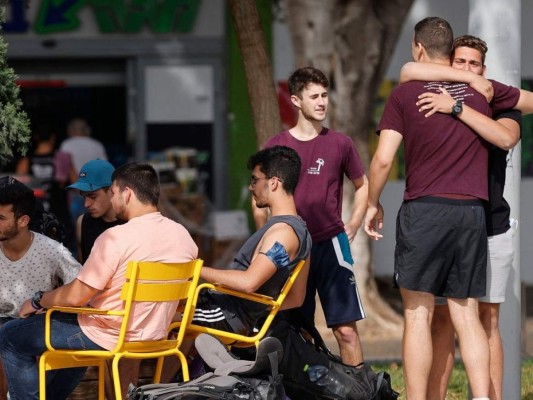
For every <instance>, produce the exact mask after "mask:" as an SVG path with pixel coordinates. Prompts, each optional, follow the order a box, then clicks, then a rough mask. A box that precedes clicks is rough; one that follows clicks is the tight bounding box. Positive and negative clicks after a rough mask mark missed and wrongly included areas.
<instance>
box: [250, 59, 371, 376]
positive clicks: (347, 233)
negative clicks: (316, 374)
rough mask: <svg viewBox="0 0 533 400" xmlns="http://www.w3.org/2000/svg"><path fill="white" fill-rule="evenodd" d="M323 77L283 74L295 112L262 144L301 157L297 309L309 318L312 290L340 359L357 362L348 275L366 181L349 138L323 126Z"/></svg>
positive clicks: (358, 310)
mask: <svg viewBox="0 0 533 400" xmlns="http://www.w3.org/2000/svg"><path fill="white" fill-rule="evenodd" d="M328 87H329V81H328V79H327V78H326V76H325V75H324V73H322V71H320V70H318V69H316V68H313V67H306V68H300V69H298V70H296V71H294V72H293V73H292V75H291V76H290V77H289V92H290V95H291V101H292V104H294V106H295V107H296V108H297V110H298V122H297V124H296V126H294V127H293V128H291V129H289V130H288V131H283V132H281V133H279V134H277V135H276V136H274V137H272V138H271V139H270V140H269V141H267V143H266V144H265V145H264V147H265V148H266V147H272V146H274V145H283V146H288V147H291V148H293V149H294V150H296V152H297V153H298V155H299V156H300V158H301V160H302V170H301V172H300V179H299V181H298V186H297V188H296V192H295V201H296V209H297V211H298V214H299V215H300V216H301V217H302V218H303V219H304V221H305V222H306V223H307V227H308V229H309V232H310V233H311V237H312V239H313V248H312V250H311V266H310V270H309V278H308V284H307V293H306V298H305V302H304V305H303V306H302V310H303V312H304V314H305V315H306V317H307V318H308V319H310V320H311V321H312V320H314V315H315V308H316V304H315V294H316V292H318V295H319V296H320V302H321V304H322V308H323V309H324V314H325V316H326V322H327V325H328V327H329V328H331V329H333V333H334V335H335V339H336V340H337V342H338V344H339V350H340V355H341V358H342V361H343V362H344V363H346V364H349V365H358V364H360V363H361V362H363V351H362V348H361V342H360V339H359V334H358V332H357V325H356V321H358V320H360V319H363V318H364V317H365V312H364V310H363V306H362V304H361V301H360V298H359V293H358V291H357V284H356V281H355V275H354V261H353V258H352V255H351V252H350V243H351V242H352V241H353V239H354V237H355V235H356V233H357V230H358V229H359V227H360V226H361V223H362V220H363V217H364V214H365V211H366V202H367V196H368V182H367V179H366V176H365V173H364V170H363V165H362V162H361V160H360V158H359V155H358V153H357V150H356V149H355V146H354V144H353V142H352V140H351V139H350V138H349V137H347V136H346V135H344V134H342V133H339V132H335V131H333V130H331V129H329V128H326V127H323V126H322V122H323V121H324V119H325V118H326V114H327V109H328ZM344 176H346V177H348V179H350V181H351V182H352V184H353V185H354V187H355V199H354V211H353V213H352V216H351V218H350V220H349V221H348V223H347V224H344V222H343V221H342V218H341V213H342V190H343V179H344ZM254 219H255V222H256V225H257V226H258V227H261V226H263V225H264V224H265V222H266V219H267V214H266V210H258V209H257V208H255V207H254Z"/></svg>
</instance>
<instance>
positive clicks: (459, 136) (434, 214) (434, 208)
mask: <svg viewBox="0 0 533 400" xmlns="http://www.w3.org/2000/svg"><path fill="white" fill-rule="evenodd" d="M452 41H453V32H452V30H451V27H450V26H449V24H448V23H447V22H446V21H445V20H443V19H441V18H436V17H431V18H426V19H424V20H422V21H420V22H419V23H418V24H417V25H416V26H415V35H414V40H413V47H412V53H413V58H414V59H415V61H421V62H432V63H436V64H443V65H449V57H450V54H451V50H452ZM440 87H444V88H445V89H446V90H447V91H448V92H449V93H450V94H451V95H452V96H453V97H454V99H455V100H456V102H455V104H454V106H453V110H452V116H450V115H445V114H434V115H431V116H430V117H427V118H426V116H425V113H421V112H419V106H418V105H417V102H418V97H419V96H420V95H421V94H423V93H427V92H434V93H438V92H440ZM501 89H502V90H505V88H501ZM518 95H519V93H518V90H516V89H511V88H508V92H507V93H506V94H505V95H503V96H500V97H499V100H498V101H497V102H496V103H495V104H494V107H493V110H495V111H499V110H503V109H508V108H512V107H513V106H514V105H515V104H516V102H517V100H518ZM463 104H465V105H467V106H468V107H470V108H473V109H475V110H477V111H479V112H481V113H482V114H485V115H487V116H491V115H492V114H491V109H490V108H489V104H488V103H487V101H486V100H485V99H484V98H483V96H481V95H480V94H479V93H477V92H475V91H474V90H473V89H471V88H470V87H469V86H467V85H466V84H460V83H445V82H421V81H416V82H409V83H406V84H403V85H401V86H399V87H398V88H396V89H395V90H394V91H393V92H392V94H391V96H390V97H389V100H388V101H387V105H386V107H385V110H384V113H383V116H382V119H381V121H380V124H379V127H378V131H379V132H380V140H379V144H378V149H377V150H376V153H375V155H374V158H373V159H372V163H371V166H370V183H369V206H368V212H367V217H366V221H365V230H366V232H367V233H368V234H369V235H370V236H371V237H372V238H374V239H376V240H377V239H379V238H380V237H381V235H380V234H379V233H378V232H377V229H378V228H381V226H382V223H383V214H382V211H383V210H382V209H381V206H380V205H379V196H380V194H381V191H382V189H383V187H384V185H385V182H386V180H387V176H388V172H389V171H390V167H391V164H392V160H393V158H394V155H395V153H396V150H397V149H398V147H399V145H400V143H401V141H402V140H403V141H404V148H405V159H406V190H405V195H404V203H403V205H402V207H401V209H400V211H399V213H398V219H397V233H396V240H397V243H396V251H395V266H394V278H395V281H396V283H397V284H398V286H399V287H400V292H401V295H402V299H403V307H404V317H405V330H404V340H403V357H404V373H405V380H406V391H407V396H408V398H409V399H426V398H427V393H426V390H427V381H428V376H429V371H430V367H431V360H432V347H431V346H432V345H431V319H432V316H433V310H434V302H435V296H437V295H438V296H446V297H447V298H448V304H449V309H450V314H451V316H452V320H453V322H454V327H455V330H456V332H457V334H458V336H459V342H460V345H461V354H462V356H463V361H464V364H465V368H466V371H467V375H468V378H469V383H470V387H471V389H472V393H473V396H474V398H475V399H484V398H486V399H488V393H489V348H488V341H487V337H486V335H485V333H484V331H483V328H482V326H481V323H480V321H479V317H478V314H477V306H478V300H477V298H478V297H481V296H483V295H484V294H485V279H486V254H487V238H486V231H485V215H484V210H483V204H482V200H487V199H488V188H487V182H488V179H487V170H488V164H487V163H488V145H487V143H486V142H485V141H484V140H483V139H482V138H481V137H479V136H478V135H477V134H475V133H474V132H473V131H472V130H471V129H470V128H468V127H467V126H466V125H464V124H463V123H462V122H461V121H460V120H459V119H458V118H457V116H458V115H460V114H461V112H462V108H463Z"/></svg>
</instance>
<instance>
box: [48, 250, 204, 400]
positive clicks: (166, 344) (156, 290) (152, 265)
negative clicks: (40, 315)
mask: <svg viewBox="0 0 533 400" xmlns="http://www.w3.org/2000/svg"><path fill="white" fill-rule="evenodd" d="M202 265H203V261H202V260H201V259H197V260H191V261H189V262H184V263H163V262H152V261H130V262H129V263H128V265H127V268H126V272H125V277H126V280H125V283H124V285H123V287H122V291H121V299H122V300H123V301H124V308H123V309H122V310H98V309H93V308H89V307H53V308H51V309H49V310H48V311H47V313H46V318H45V343H46V346H47V348H48V350H47V351H46V352H45V353H43V355H42V356H41V358H40V361H39V390H40V399H41V400H44V399H45V396H46V390H45V387H46V378H45V372H46V371H50V370H54V369H59V368H71V367H74V366H97V367H98V368H99V374H98V379H99V384H98V398H99V399H102V400H103V398H104V372H103V371H104V361H105V360H113V363H112V371H113V378H114V386H115V396H116V397H117V399H121V398H122V395H121V387H120V379H119V373H118V362H119V360H120V359H121V358H122V357H126V358H137V359H142V358H158V363H157V368H156V372H155V376H154V380H155V381H156V382H158V381H159V379H160V376H161V368H162V365H163V363H162V361H163V357H164V356H170V355H174V356H177V357H178V358H179V359H180V362H181V365H182V370H183V377H184V380H188V379H189V373H188V368H187V360H186V358H185V356H184V354H183V353H182V352H181V351H180V350H179V347H180V346H181V343H182V341H183V337H184V335H185V329H180V331H179V332H178V336H177V338H176V339H174V340H170V339H167V338H166V337H165V338H162V339H161V340H153V341H143V342H127V341H126V340H125V337H126V332H127V327H128V320H129V318H130V313H131V308H132V304H133V303H134V302H173V301H179V300H185V299H187V302H186V303H185V308H184V311H183V317H184V318H186V319H187V320H188V319H190V313H191V309H192V304H193V299H194V294H195V293H196V287H197V285H198V281H199V279H200V270H201V268H202ZM55 311H61V312H67V313H75V314H98V315H108V316H119V317H122V322H121V325H120V331H119V335H118V341H117V344H116V346H115V348H114V349H111V350H64V349H62V350H57V349H54V348H53V346H52V344H51V339H50V338H51V314H52V313H53V312H55Z"/></svg>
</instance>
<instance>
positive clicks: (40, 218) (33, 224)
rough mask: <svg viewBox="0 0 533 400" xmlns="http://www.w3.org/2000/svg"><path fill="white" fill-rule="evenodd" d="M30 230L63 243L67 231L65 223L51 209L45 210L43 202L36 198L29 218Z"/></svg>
mask: <svg viewBox="0 0 533 400" xmlns="http://www.w3.org/2000/svg"><path fill="white" fill-rule="evenodd" d="M30 230H32V231H34V232H38V233H42V234H43V235H45V236H48V237H49V238H52V239H54V240H56V241H58V242H59V243H65V240H66V238H67V232H66V229H65V225H63V223H61V221H60V220H59V219H58V218H57V216H56V215H55V214H54V213H53V212H51V211H45V209H44V207H43V204H42V203H41V202H40V201H39V200H37V201H36V204H35V212H34V213H33V216H32V218H31V220H30Z"/></svg>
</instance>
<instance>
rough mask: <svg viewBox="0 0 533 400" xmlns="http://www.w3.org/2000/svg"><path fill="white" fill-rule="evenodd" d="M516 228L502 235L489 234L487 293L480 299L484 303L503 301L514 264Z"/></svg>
mask: <svg viewBox="0 0 533 400" xmlns="http://www.w3.org/2000/svg"><path fill="white" fill-rule="evenodd" d="M514 232H515V230H514V229H513V228H510V229H508V230H507V232H505V233H502V234H500V235H494V236H489V240H488V248H489V253H488V258H487V293H486V295H485V296H483V297H481V298H480V299H479V301H480V302H483V303H503V302H504V301H505V290H506V289H507V281H508V279H509V272H511V267H512V265H513V258H514V247H513V236H514Z"/></svg>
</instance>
